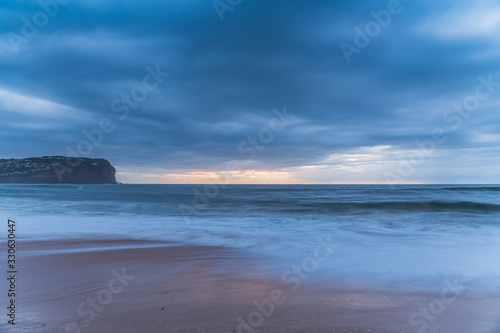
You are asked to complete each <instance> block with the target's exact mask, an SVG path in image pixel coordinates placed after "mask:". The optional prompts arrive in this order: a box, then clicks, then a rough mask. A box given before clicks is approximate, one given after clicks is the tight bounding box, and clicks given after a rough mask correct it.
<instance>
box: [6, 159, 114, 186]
mask: <svg viewBox="0 0 500 333" xmlns="http://www.w3.org/2000/svg"><path fill="white" fill-rule="evenodd" d="M115 172H116V170H115V168H114V167H113V166H112V165H111V163H109V162H108V161H107V160H105V159H102V158H79V159H78V160H77V163H75V164H73V165H71V166H68V165H67V164H66V157H64V156H43V157H30V158H23V159H14V158H11V159H0V183H4V184H5V183H11V184H14V183H18V184H116V178H115Z"/></svg>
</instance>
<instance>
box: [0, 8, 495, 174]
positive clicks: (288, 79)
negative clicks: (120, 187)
mask: <svg viewBox="0 0 500 333" xmlns="http://www.w3.org/2000/svg"><path fill="white" fill-rule="evenodd" d="M499 108H500V3H498V2H497V1H490V0H476V1H469V0H440V1H423V0H401V1H397V0H390V1H378V0H371V1H348V0H345V1H336V0H329V1H320V0H307V1H298V0H288V1H285V0H273V1H264V0H253V1H250V0H215V1H213V0H168V1H160V0H157V1H152V0H141V1H136V0H132V1H131V0H106V1H104V0H101V1H99V0H85V1H84V0H59V1H56V0H41V1H40V2H38V1H5V2H2V4H0V114H1V118H2V120H1V122H0V158H11V157H14V158H22V157H31V156H43V155H63V156H80V157H101V158H106V159H108V160H109V161H110V162H111V163H112V164H113V165H114V166H115V167H116V169H117V179H118V181H120V182H124V183H198V184H199V183H214V182H222V181H224V182H230V183H234V184H252V183H255V184H266V183H271V184H319V183H325V184H351V183H354V184H356V183H364V184H372V183H381V184H385V183H441V184H442V183H449V184H454V183H477V184H479V183H490V184H498V183H500V173H499V172H498V165H499V164H500V155H499V151H500V150H499V145H500V112H499Z"/></svg>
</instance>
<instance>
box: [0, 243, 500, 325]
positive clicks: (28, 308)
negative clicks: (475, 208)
mask: <svg viewBox="0 0 500 333" xmlns="http://www.w3.org/2000/svg"><path fill="white" fill-rule="evenodd" d="M21 246H22V248H20V252H19V256H20V258H21V259H20V263H19V266H20V269H19V286H18V288H19V290H22V293H21V295H20V297H19V309H18V318H17V322H18V324H19V325H16V330H19V329H20V328H22V330H23V331H24V332H43V333H45V332H80V330H81V332H89V333H91V332H107V331H109V332H119V331H123V332H152V333H154V332H186V333H188V332H189V333H190V332H193V333H194V332H222V333H226V332H235V331H237V332H240V331H241V332H244V333H248V332H251V330H250V329H252V330H254V331H255V332H276V333H280V332H283V333H284V332H294V333H305V332H318V333H319V332H330V333H331V332H336V333H339V332H340V333H341V332H346V333H348V332H350V331H352V332H371V333H376V332H380V333H382V332H384V333H392V332H417V331H419V329H422V328H423V327H424V326H426V327H427V329H428V330H429V331H430V332H438V331H439V332H450V333H451V332H454V333H455V332H464V333H465V332H467V333H470V332H494V322H495V321H496V319H497V318H496V316H498V309H499V305H500V302H498V300H495V299H489V298H483V299H478V298H471V297H469V296H467V295H465V294H463V295H456V296H458V297H454V296H455V295H453V294H452V293H448V294H446V295H445V296H446V299H443V298H442V297H443V296H442V295H440V294H439V293H432V292H429V293H416V292H388V291H380V290H367V289H358V290H356V289H350V290H346V289H339V288H335V287H332V288H324V287H317V286H315V284H314V278H313V277H312V278H311V279H310V280H308V281H307V283H304V284H302V285H300V286H299V287H297V288H296V289H293V288H291V286H292V284H289V285H288V284H284V283H281V282H280V281H273V280H270V279H267V278H266V277H264V276H265V274H261V272H259V267H261V263H262V258H259V257H258V256H257V255H254V254H245V253H244V252H243V251H235V250H232V249H228V248H221V247H210V246H193V245H182V244H175V243H169V242H149V241H138V240H128V241H127V240H116V239H114V240H103V239H101V240H85V239H80V240H71V241H32V242H29V241H28V242H24V243H22V244H21ZM117 246H119V247H120V248H116V247H117ZM81 248H84V249H86V251H81V250H78V251H75V249H81ZM54 249H57V250H59V251H60V252H59V253H54V252H50V251H53V250H54ZM37 251H38V253H36V252H37ZM40 251H42V252H40ZM43 251H45V252H43ZM29 253H32V255H29ZM119 281H120V282H119ZM278 291H281V292H278ZM452 299H453V301H452V302H449V303H447V302H444V301H445V300H448V301H451V300H452ZM441 304H444V306H445V308H444V309H443V310H442V311H441V309H440V308H439V306H440V305H441ZM422 309H424V310H425V309H427V310H425V311H427V312H422ZM438 312H441V313H439V314H438ZM259 313H260V315H259ZM415 313H417V315H415ZM420 313H423V314H420ZM433 313H434V314H433ZM412 315H413V317H412ZM426 316H427V319H426ZM2 323H4V322H2ZM254 324H255V325H254ZM4 327H6V331H7V332H14V331H13V330H9V329H10V328H9V327H8V326H5V325H4ZM249 328H250V329H249ZM422 332H423V331H422Z"/></svg>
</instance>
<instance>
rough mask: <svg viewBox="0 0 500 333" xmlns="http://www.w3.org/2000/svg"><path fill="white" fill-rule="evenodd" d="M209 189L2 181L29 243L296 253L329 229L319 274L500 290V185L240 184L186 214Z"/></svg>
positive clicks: (3, 203)
mask: <svg viewBox="0 0 500 333" xmlns="http://www.w3.org/2000/svg"><path fill="white" fill-rule="evenodd" d="M203 190H204V186H203V185H0V208H1V212H2V216H4V218H5V219H6V218H7V217H8V218H14V219H16V221H17V224H18V230H17V237H18V242H19V244H20V245H19V247H22V241H23V240H41V239H74V238H86V239H99V238H119V239H147V240H165V241H175V242H182V243H187V244H201V245H215V246H224V247H228V248H234V249H237V250H238V251H240V250H241V251H247V252H249V253H255V254H258V255H264V256H268V257H270V258H275V259H279V260H277V261H276V262H277V263H287V264H289V263H294V262H298V263H300V262H301V260H302V259H303V258H306V257H307V256H308V255H311V254H312V252H313V251H314V249H315V247H316V246H317V245H318V238H323V239H325V238H326V237H328V236H329V237H330V239H331V241H332V242H333V243H335V244H336V246H337V247H336V252H335V253H334V255H332V257H331V258H330V259H329V260H328V261H326V262H325V263H322V264H321V265H322V267H321V268H322V269H321V271H322V272H323V273H324V274H323V273H322V274H323V275H321V274H320V273H318V279H319V280H321V279H323V280H329V279H336V280H338V281H344V282H345V283H346V285H349V283H353V284H356V285H357V286H358V287H359V283H360V282H359V281H364V282H363V283H365V284H366V286H372V285H370V284H373V285H376V284H377V283H379V282H380V281H384V283H386V284H390V285H392V286H394V287H397V285H398V284H403V285H404V286H405V287H408V285H411V286H413V287H417V288H418V287H419V286H420V285H421V286H422V287H424V288H428V287H429V286H436V288H439V286H440V285H442V281H443V279H446V278H450V279H451V278H456V277H459V278H460V279H461V280H462V281H466V282H467V281H468V282H467V283H470V284H473V285H477V286H484V287H485V288H484V290H486V291H487V292H489V293H499V294H500V288H499V286H500V186H482V185H467V186H464V185H460V186H454V185H411V186H410V185H404V186H403V185H398V186H395V187H391V186H388V185H387V186H384V185H339V186H337V185H321V186H316V185H303V186H302V185H300V186H299V185H279V186H278V185H231V186H226V187H223V188H220V189H219V190H220V191H219V193H218V194H217V195H212V197H213V198H208V201H205V202H201V201H199V202H201V203H202V204H201V206H200V207H199V208H200V209H198V211H197V212H196V213H195V214H193V215H192V216H188V217H186V216H183V215H182V214H181V211H180V210H179V205H186V206H188V207H192V206H193V199H194V198H195V197H196V193H203ZM205 198H207V197H205ZM2 229H3V230H2V242H4V240H5V239H6V229H7V228H6V227H5V228H2ZM20 260H21V259H20ZM319 271H320V270H318V272H319ZM464 283H465V282H464Z"/></svg>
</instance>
